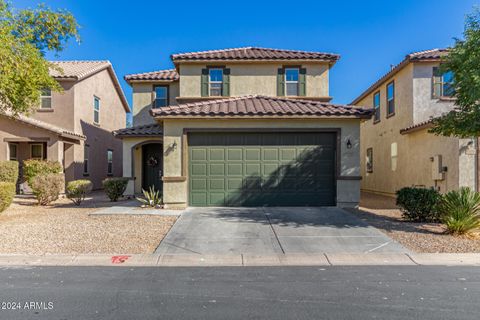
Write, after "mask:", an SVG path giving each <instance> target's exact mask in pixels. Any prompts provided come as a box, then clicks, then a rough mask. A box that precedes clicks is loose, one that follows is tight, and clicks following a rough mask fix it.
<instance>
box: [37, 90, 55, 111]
mask: <svg viewBox="0 0 480 320" xmlns="http://www.w3.org/2000/svg"><path fill="white" fill-rule="evenodd" d="M40 98H41V100H42V104H41V105H40V109H51V108H52V90H51V89H49V88H45V89H42V95H41V96H40Z"/></svg>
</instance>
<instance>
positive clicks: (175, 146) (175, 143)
mask: <svg viewBox="0 0 480 320" xmlns="http://www.w3.org/2000/svg"><path fill="white" fill-rule="evenodd" d="M170 148H171V149H172V150H177V141H174V142H173V143H171V144H170Z"/></svg>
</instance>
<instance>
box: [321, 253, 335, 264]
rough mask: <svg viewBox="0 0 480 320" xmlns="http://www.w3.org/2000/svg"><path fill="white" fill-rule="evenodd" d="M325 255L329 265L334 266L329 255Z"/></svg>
mask: <svg viewBox="0 0 480 320" xmlns="http://www.w3.org/2000/svg"><path fill="white" fill-rule="evenodd" d="M323 255H324V256H325V259H327V262H328V264H329V265H330V266H333V264H332V262H331V261H330V259H329V258H328V256H327V254H326V253H324V254H323Z"/></svg>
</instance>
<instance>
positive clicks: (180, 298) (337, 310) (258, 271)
mask: <svg viewBox="0 0 480 320" xmlns="http://www.w3.org/2000/svg"><path fill="white" fill-rule="evenodd" d="M0 298H1V299H0V300H1V303H2V305H1V310H0V319H8V320H10V319H12V320H14V319H49V320H52V319H130V320H131V319H437V320H438V319H478V317H479V314H480V305H479V301H480V269H479V268H478V267H426V266H416V267H413V266H403V267H402V266H386V267H376V266H368V267H269V268H267V267H243V268H237V267H222V268H178V267H177V268H158V267H153V268H151V267H135V268H133V267H132V268H130V267H21V268H20V267H18V268H13V267H9V268H7V267H3V268H1V269H0ZM13 308H16V309H15V310H11V309H13ZM8 309H10V310H8Z"/></svg>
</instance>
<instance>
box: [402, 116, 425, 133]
mask: <svg viewBox="0 0 480 320" xmlns="http://www.w3.org/2000/svg"><path fill="white" fill-rule="evenodd" d="M432 124H433V119H429V120H427V121H422V122H419V123H417V124H414V125H411V126H409V127H406V128H403V129H400V134H407V133H411V132H415V131H418V130H422V129H425V128H430V127H431V126H432Z"/></svg>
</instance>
